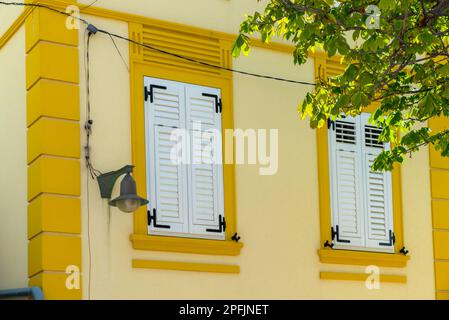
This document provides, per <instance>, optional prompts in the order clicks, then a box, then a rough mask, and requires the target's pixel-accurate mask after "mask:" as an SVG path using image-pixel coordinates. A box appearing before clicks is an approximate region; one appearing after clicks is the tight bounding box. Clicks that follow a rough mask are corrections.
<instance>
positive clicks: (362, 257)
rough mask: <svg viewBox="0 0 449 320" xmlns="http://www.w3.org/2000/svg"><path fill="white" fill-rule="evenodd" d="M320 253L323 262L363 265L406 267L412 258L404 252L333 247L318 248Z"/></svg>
mask: <svg viewBox="0 0 449 320" xmlns="http://www.w3.org/2000/svg"><path fill="white" fill-rule="evenodd" d="M318 255H319V257H320V262H322V263H331V264H346V265H361V266H369V265H376V266H380V267H391V268H404V267H405V266H406V265H407V261H408V260H410V257H409V256H404V255H403V254H391V253H374V252H361V251H349V250H332V249H320V250H318Z"/></svg>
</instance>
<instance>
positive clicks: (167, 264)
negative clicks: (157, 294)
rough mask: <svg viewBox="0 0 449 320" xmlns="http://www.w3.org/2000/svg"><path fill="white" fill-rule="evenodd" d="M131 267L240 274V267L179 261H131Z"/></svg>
mask: <svg viewBox="0 0 449 320" xmlns="http://www.w3.org/2000/svg"><path fill="white" fill-rule="evenodd" d="M132 267H133V268H141V269H160V270H176V271H193V272H214V273H230V274H238V273H240V267H239V266H238V265H228V264H215V263H196V262H181V261H161V260H140V259H133V260H132Z"/></svg>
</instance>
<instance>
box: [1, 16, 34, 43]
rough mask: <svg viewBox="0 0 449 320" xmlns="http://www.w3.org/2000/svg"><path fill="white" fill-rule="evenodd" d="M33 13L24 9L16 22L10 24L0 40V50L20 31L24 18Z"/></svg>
mask: <svg viewBox="0 0 449 320" xmlns="http://www.w3.org/2000/svg"><path fill="white" fill-rule="evenodd" d="M32 11H33V9H32V8H25V9H24V10H23V11H22V13H21V14H20V15H19V16H18V17H17V19H16V20H14V22H13V23H12V24H11V26H10V27H9V28H8V30H6V31H5V33H4V34H3V35H2V37H1V38H0V50H1V49H2V48H3V47H4V46H5V45H6V44H7V43H8V41H9V40H11V38H12V37H13V36H14V35H15V34H16V32H17V31H19V30H20V28H21V27H22V25H23V24H24V23H25V20H26V18H27V17H28V16H29V15H30V13H31V12H32Z"/></svg>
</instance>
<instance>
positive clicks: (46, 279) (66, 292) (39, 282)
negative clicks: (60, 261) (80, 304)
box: [29, 272, 82, 300]
mask: <svg viewBox="0 0 449 320" xmlns="http://www.w3.org/2000/svg"><path fill="white" fill-rule="evenodd" d="M68 276H69V275H67V274H65V273H47V272H42V273H39V274H37V275H35V276H34V277H32V278H30V280H29V286H30V287H31V286H37V287H41V288H43V289H42V291H43V293H44V298H45V299H46V300H80V299H81V298H82V290H81V280H80V288H79V289H77V288H73V289H68V288H67V286H66V281H67V277H68ZM80 279H81V276H80Z"/></svg>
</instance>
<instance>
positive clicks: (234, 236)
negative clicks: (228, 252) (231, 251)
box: [231, 232, 240, 242]
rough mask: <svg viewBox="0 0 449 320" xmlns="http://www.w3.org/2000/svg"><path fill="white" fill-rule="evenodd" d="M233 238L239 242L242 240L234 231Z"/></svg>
mask: <svg viewBox="0 0 449 320" xmlns="http://www.w3.org/2000/svg"><path fill="white" fill-rule="evenodd" d="M231 240H233V241H235V242H239V240H240V236H239V235H238V234H237V232H236V233H234V235H233V236H232V238H231Z"/></svg>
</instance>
